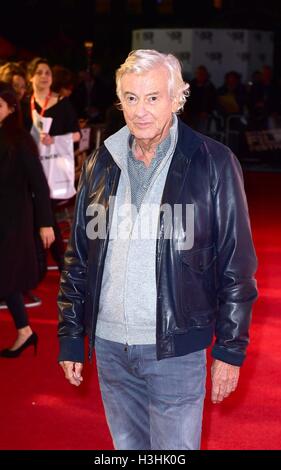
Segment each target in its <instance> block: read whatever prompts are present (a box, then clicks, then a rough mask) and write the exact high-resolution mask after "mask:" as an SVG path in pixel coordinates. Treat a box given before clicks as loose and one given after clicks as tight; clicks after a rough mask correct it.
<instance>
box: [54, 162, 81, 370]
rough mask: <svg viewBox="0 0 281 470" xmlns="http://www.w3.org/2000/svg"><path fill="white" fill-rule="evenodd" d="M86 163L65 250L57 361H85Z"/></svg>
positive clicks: (59, 301) (59, 296)
mask: <svg viewBox="0 0 281 470" xmlns="http://www.w3.org/2000/svg"><path fill="white" fill-rule="evenodd" d="M86 164H87V162H85V163H84V166H83V169H82V173H81V176H80V181H79V185H78V191H77V196H76V203H75V210H74V220H73V225H72V230H71V235H70V239H69V243H68V246H67V249H66V252H65V258H64V269H63V271H62V273H61V280H60V289H59V294H58V308H59V325H58V336H59V342H60V352H59V358H58V360H59V361H73V362H84V305H85V291H86V274H87V265H88V250H87V238H86V226H85V225H86V222H85V210H84V209H85V192H86V184H85V180H86Z"/></svg>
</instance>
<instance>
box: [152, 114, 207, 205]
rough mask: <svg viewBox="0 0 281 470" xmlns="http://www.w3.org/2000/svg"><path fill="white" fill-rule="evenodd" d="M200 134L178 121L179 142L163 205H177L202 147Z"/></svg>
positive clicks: (171, 166) (164, 193) (165, 189)
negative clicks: (196, 155)
mask: <svg viewBox="0 0 281 470" xmlns="http://www.w3.org/2000/svg"><path fill="white" fill-rule="evenodd" d="M202 143H203V140H202V138H201V137H200V134H197V132H195V131H193V130H192V129H191V128H190V127H188V126H187V125H186V124H184V123H183V122H182V120H181V119H178V142H177V146H176V149H175V152H174V156H173V158H172V162H171V165H170V168H169V171H168V175H167V179H166V183H165V187H164V191H163V196H162V202H161V204H165V203H168V204H176V203H177V201H178V198H179V196H180V194H181V191H182V188H183V185H184V184H185V181H186V177H187V175H188V169H189V165H190V162H191V160H192V158H193V156H194V153H195V152H196V150H197V149H198V148H199V147H200V146H201V145H202Z"/></svg>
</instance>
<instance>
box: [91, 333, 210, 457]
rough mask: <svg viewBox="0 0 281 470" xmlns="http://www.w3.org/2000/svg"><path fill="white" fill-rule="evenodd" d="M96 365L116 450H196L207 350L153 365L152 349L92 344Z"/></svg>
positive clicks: (203, 392) (151, 346)
mask: <svg viewBox="0 0 281 470" xmlns="http://www.w3.org/2000/svg"><path fill="white" fill-rule="evenodd" d="M96 361H97V368H98V375H99V382H100V389H101V394H102V399H103V404H104V408H105V413H106V418H107V422H108V425H109V429H110V432H111V435H112V439H113V442H114V446H115V448H116V449H118V450H147V449H149V450H178V449H180V450H195V449H199V448H200V440H201V428H202V413H203V404H204V398H205V382H206V353H205V350H201V351H196V352H194V353H191V354H187V355H186V356H181V357H174V358H168V359H162V360H161V361H157V359H156V347H155V345H137V346H126V348H125V345H123V344H120V343H116V342H112V341H108V340H104V339H101V338H96Z"/></svg>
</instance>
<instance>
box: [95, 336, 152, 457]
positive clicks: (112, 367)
mask: <svg viewBox="0 0 281 470" xmlns="http://www.w3.org/2000/svg"><path fill="white" fill-rule="evenodd" d="M95 349H96V361H97V368H98V376H99V383H100V389H101V394H102V399H103V404H104V408H105V414H106V418H107V422H108V426H109V429H110V432H111V436H112V439H113V443H114V447H115V449H118V450H134V449H139V450H146V449H150V430H149V416H148V408H149V403H148V396H147V386H146V383H145V381H144V380H143V379H142V378H140V377H139V375H138V368H139V359H138V357H136V355H135V350H136V347H134V346H128V348H127V350H125V347H124V345H122V344H120V343H115V342H112V341H106V340H103V339H100V338H96V346H95Z"/></svg>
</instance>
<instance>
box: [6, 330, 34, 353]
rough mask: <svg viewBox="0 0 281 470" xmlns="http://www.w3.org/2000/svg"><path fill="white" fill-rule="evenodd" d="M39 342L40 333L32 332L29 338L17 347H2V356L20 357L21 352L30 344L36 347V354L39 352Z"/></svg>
mask: <svg viewBox="0 0 281 470" xmlns="http://www.w3.org/2000/svg"><path fill="white" fill-rule="evenodd" d="M37 344H38V335H37V334H36V333H34V332H33V333H32V334H31V335H30V336H29V337H28V338H27V340H26V341H25V342H24V343H23V344H22V345H21V346H20V347H19V348H17V349H14V350H12V349H8V348H6V349H2V351H0V357H7V358H13V357H19V356H20V354H21V353H22V352H23V351H24V350H25V349H26V348H28V347H29V346H33V347H34V355H36V354H37Z"/></svg>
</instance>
